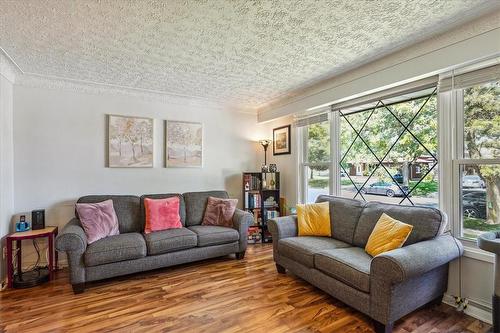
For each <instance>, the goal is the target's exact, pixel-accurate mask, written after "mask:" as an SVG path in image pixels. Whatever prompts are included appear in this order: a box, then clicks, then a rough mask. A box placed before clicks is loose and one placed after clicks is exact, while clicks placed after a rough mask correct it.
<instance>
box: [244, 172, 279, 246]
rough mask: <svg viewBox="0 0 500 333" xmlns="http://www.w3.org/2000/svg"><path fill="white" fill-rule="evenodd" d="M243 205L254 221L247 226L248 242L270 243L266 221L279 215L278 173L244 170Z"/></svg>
mask: <svg viewBox="0 0 500 333" xmlns="http://www.w3.org/2000/svg"><path fill="white" fill-rule="evenodd" d="M243 205H244V210H245V211H247V212H250V213H252V214H253V216H254V223H253V224H252V225H251V226H250V227H249V228H248V242H249V243H270V242H271V241H272V238H271V234H270V233H269V230H268V228H267V221H268V220H269V219H272V218H275V217H278V216H280V211H281V205H280V173H279V172H244V173H243Z"/></svg>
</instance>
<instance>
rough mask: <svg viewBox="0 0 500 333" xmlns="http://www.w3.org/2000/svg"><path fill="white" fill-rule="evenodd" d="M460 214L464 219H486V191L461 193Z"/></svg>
mask: <svg viewBox="0 0 500 333" xmlns="http://www.w3.org/2000/svg"><path fill="white" fill-rule="evenodd" d="M462 212H463V216H464V217H468V218H476V219H486V191H485V190H465V191H462Z"/></svg>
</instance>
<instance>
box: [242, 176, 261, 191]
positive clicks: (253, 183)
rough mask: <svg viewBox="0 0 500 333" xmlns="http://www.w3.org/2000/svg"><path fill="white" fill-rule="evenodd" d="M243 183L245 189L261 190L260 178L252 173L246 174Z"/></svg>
mask: <svg viewBox="0 0 500 333" xmlns="http://www.w3.org/2000/svg"><path fill="white" fill-rule="evenodd" d="M243 183H244V186H245V191H259V190H260V179H259V177H257V176H254V175H252V174H245V175H244V178H243Z"/></svg>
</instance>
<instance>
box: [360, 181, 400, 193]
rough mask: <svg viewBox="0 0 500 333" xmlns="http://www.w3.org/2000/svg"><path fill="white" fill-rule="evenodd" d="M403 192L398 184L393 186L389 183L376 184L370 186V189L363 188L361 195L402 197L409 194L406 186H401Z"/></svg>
mask: <svg viewBox="0 0 500 333" xmlns="http://www.w3.org/2000/svg"><path fill="white" fill-rule="evenodd" d="M401 188H402V189H403V191H405V192H403V191H401V189H400V188H399V186H397V185H396V184H391V183H387V182H375V183H372V184H370V185H369V186H368V187H363V188H362V189H361V193H363V194H379V195H385V196H388V197H395V196H398V197H402V196H404V195H405V193H408V188H407V187H406V186H401Z"/></svg>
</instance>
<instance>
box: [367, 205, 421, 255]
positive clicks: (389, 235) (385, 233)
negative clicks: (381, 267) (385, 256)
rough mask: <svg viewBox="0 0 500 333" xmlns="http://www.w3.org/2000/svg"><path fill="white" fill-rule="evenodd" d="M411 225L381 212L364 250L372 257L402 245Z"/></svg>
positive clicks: (411, 228) (410, 229) (411, 227)
mask: <svg viewBox="0 0 500 333" xmlns="http://www.w3.org/2000/svg"><path fill="white" fill-rule="evenodd" d="M412 230H413V226H412V225H409V224H406V223H403V222H401V221H398V220H396V219H393V218H392V217H390V216H389V215H387V214H385V213H383V214H382V215H381V216H380V218H379V219H378V222H377V224H376V225H375V228H374V229H373V231H372V233H371V235H370V237H369V238H368V243H367V244H366V247H365V251H366V253H368V254H369V255H371V256H372V257H375V256H376V255H379V254H381V253H383V252H387V251H390V250H394V249H397V248H400V247H401V246H403V244H404V243H405V242H406V240H407V239H408V236H410V233H411V231H412Z"/></svg>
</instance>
